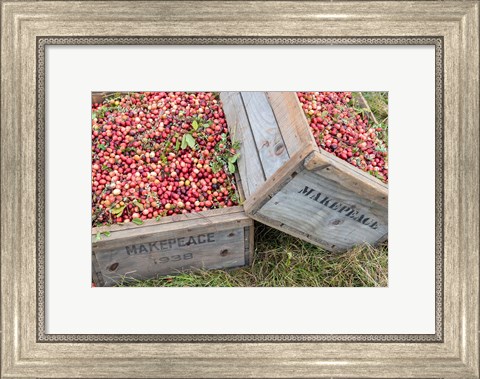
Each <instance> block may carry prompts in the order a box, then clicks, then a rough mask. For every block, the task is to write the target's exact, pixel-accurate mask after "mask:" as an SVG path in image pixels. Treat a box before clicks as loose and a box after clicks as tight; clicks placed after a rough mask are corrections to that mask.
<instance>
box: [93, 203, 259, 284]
mask: <svg viewBox="0 0 480 379" xmlns="http://www.w3.org/2000/svg"><path fill="white" fill-rule="evenodd" d="M106 235H108V237H107V236H106ZM92 247H93V252H92V260H93V269H94V273H93V278H94V282H95V284H96V285H97V286H112V285H115V284H116V283H118V282H121V281H123V280H127V281H128V280H132V279H150V278H155V277H157V276H158V275H172V274H177V273H179V272H182V271H185V270H194V269H220V268H222V269H226V268H234V267H240V266H245V265H248V264H249V263H250V261H251V254H252V252H253V221H252V220H251V219H250V218H249V217H247V216H246V215H245V212H244V211H243V208H242V207H241V206H236V207H229V208H221V209H212V210H208V211H205V212H199V213H190V214H180V215H173V216H168V217H163V218H162V219H161V220H159V221H155V220H147V221H145V222H144V224H143V225H135V224H133V223H129V224H127V225H112V226H105V227H97V228H93V229H92Z"/></svg>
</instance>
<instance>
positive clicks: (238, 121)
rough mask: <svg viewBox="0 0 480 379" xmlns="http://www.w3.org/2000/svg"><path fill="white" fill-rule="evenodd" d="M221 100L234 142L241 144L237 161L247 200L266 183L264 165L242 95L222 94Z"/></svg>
mask: <svg viewBox="0 0 480 379" xmlns="http://www.w3.org/2000/svg"><path fill="white" fill-rule="evenodd" d="M220 100H221V101H222V105H223V111H224V113H225V117H226V120H227V125H228V130H229V131H230V134H231V137H232V140H233V141H239V142H240V157H239V158H238V160H237V166H238V171H239V174H240V177H241V178H242V188H243V192H244V193H245V198H248V197H249V196H250V195H252V194H253V193H254V192H255V191H256V190H257V189H258V188H260V186H261V185H262V184H263V183H264V182H265V174H264V172H263V168H262V163H261V161H260V157H259V154H258V151H257V148H256V145H255V140H254V139H253V134H252V130H251V129H250V123H249V121H248V118H247V114H246V112H245V108H244V106H243V101H242V98H241V96H240V93H239V92H220Z"/></svg>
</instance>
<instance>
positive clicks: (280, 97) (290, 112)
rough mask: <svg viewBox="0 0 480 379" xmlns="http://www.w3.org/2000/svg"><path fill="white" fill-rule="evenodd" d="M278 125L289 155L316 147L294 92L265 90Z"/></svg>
mask: <svg viewBox="0 0 480 379" xmlns="http://www.w3.org/2000/svg"><path fill="white" fill-rule="evenodd" d="M267 97H268V100H269V102H270V105H271V107H272V110H273V113H274V114H275V118H276V119H277V124H278V127H279V129H280V131H281V133H282V137H283V140H284V141H285V146H286V147H287V151H288V154H289V155H290V156H292V155H294V154H295V153H297V152H299V151H302V150H305V149H312V148H317V144H316V142H315V139H314V138H313V134H312V133H311V132H310V129H309V127H308V123H307V119H306V117H305V115H304V113H303V110H302V107H301V105H300V102H299V101H298V98H297V94H296V93H295V92H267Z"/></svg>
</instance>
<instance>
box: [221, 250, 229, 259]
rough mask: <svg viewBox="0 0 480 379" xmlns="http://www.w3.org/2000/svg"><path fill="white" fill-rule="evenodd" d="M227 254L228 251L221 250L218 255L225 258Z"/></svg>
mask: <svg viewBox="0 0 480 379" xmlns="http://www.w3.org/2000/svg"><path fill="white" fill-rule="evenodd" d="M227 254H228V249H225V250H222V251H221V252H220V255H221V256H222V257H225V256H226V255H227Z"/></svg>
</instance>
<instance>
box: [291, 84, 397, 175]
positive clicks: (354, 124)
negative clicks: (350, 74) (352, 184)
mask: <svg viewBox="0 0 480 379" xmlns="http://www.w3.org/2000/svg"><path fill="white" fill-rule="evenodd" d="M297 96H298V99H299V100H300V103H301V105H302V107H303V110H304V112H305V114H306V116H307V119H308V121H309V124H310V128H311V130H312V132H313V136H314V137H315V141H316V142H317V145H318V146H319V147H321V148H322V149H324V150H326V151H329V152H331V153H334V154H335V155H336V156H337V157H339V158H341V159H343V160H345V161H347V162H349V163H350V164H352V165H354V166H356V167H358V168H360V169H362V170H363V171H367V172H369V173H370V174H372V175H374V176H376V177H377V178H379V179H380V180H382V181H383V182H385V183H388V156H387V145H386V141H384V138H382V137H383V133H384V130H383V128H382V127H381V126H380V125H374V124H373V122H370V123H369V120H368V118H367V117H366V116H365V115H364V114H363V115H362V114H361V113H359V112H358V111H357V110H356V109H355V108H354V107H353V105H352V93H351V92H297Z"/></svg>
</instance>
